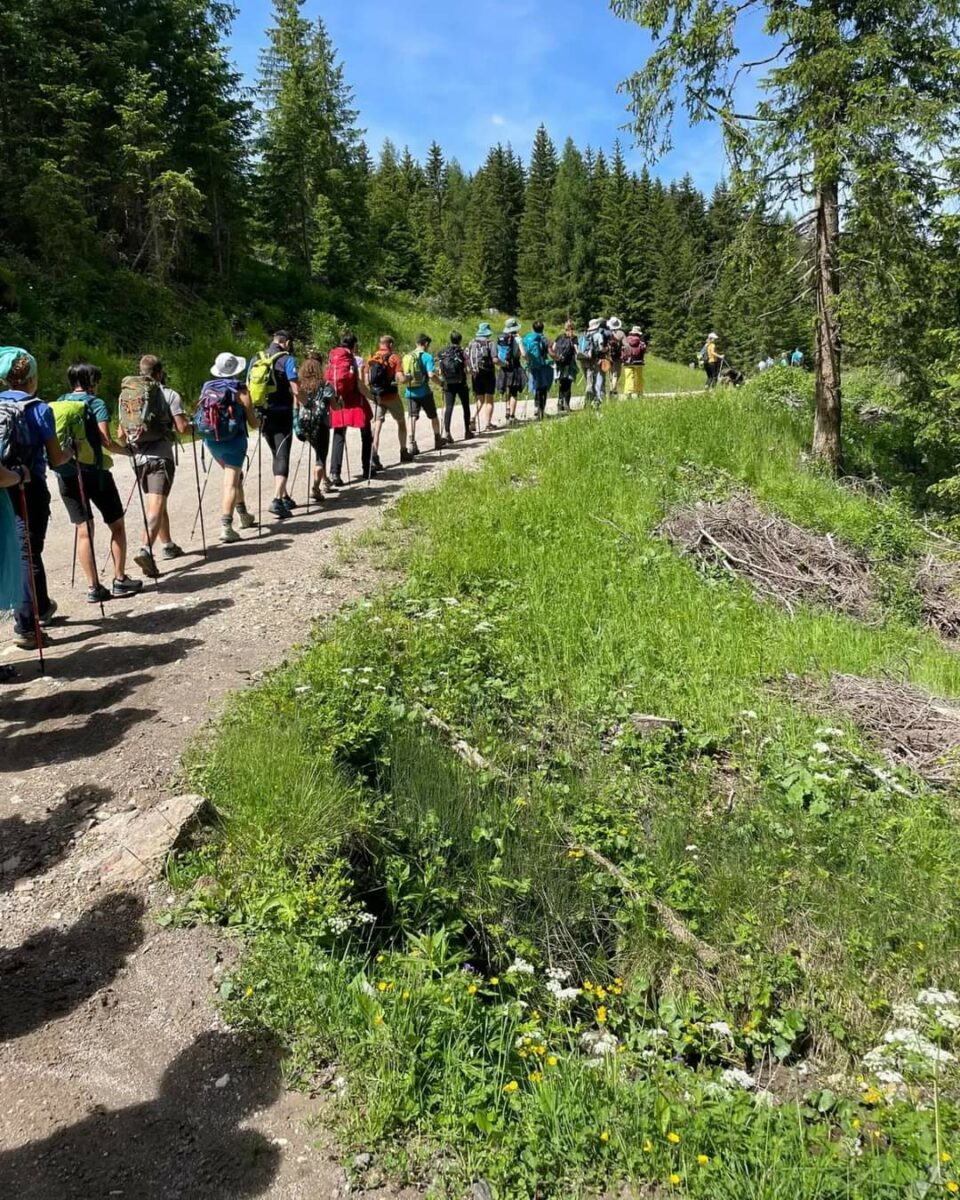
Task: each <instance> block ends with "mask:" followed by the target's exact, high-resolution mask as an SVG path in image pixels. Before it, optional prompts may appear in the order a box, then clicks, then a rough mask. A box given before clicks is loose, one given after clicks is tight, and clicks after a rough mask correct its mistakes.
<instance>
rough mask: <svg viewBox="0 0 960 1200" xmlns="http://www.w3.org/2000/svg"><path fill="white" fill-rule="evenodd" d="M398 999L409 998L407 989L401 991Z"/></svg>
mask: <svg viewBox="0 0 960 1200" xmlns="http://www.w3.org/2000/svg"><path fill="white" fill-rule="evenodd" d="M400 999H401V1000H409V999H410V993H409V992H408V991H403V992H402V993H401V995H400Z"/></svg>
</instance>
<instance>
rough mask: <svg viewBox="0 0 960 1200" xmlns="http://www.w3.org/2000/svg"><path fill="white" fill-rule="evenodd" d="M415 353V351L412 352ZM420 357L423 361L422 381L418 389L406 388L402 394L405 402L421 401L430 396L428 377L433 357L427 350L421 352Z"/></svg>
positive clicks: (431, 371) (431, 368) (430, 372)
mask: <svg viewBox="0 0 960 1200" xmlns="http://www.w3.org/2000/svg"><path fill="white" fill-rule="evenodd" d="M414 353H416V351H414ZM419 353H420V357H421V358H422V359H423V372H424V376H425V378H424V381H423V383H421V384H420V386H419V387H408V388H407V389H406V391H405V392H404V393H403V394H404V396H405V397H406V399H407V400H423V399H424V397H426V396H429V395H430V376H431V375H432V374H433V371H434V366H433V355H432V354H431V353H430V351H429V350H421V351H420V352H419Z"/></svg>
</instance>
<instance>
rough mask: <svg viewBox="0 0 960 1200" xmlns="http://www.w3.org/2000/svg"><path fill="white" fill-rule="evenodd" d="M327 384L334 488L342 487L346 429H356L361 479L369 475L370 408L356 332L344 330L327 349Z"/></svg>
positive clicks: (370, 449) (371, 445)
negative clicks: (330, 391)
mask: <svg viewBox="0 0 960 1200" xmlns="http://www.w3.org/2000/svg"><path fill="white" fill-rule="evenodd" d="M327 383H329V384H331V385H332V387H333V390H334V393H335V399H332V400H331V403H330V427H331V429H332V430H333V452H332V454H331V455H330V482H331V483H332V484H333V486H334V487H337V488H341V487H343V486H344V483H343V476H342V475H341V474H340V471H341V468H342V466H343V455H344V451H345V450H346V448H347V430H348V429H359V430H360V464H361V469H362V472H363V474H362V478H364V479H369V478H370V476H371V475H372V474H373V471H372V467H373V433H372V431H371V428H370V425H371V422H372V420H373V411H372V409H371V408H370V403H369V401H368V400H367V397H366V395H365V394H364V389H365V388H366V384H365V383H364V381H363V376H362V375H361V372H360V368H359V367H358V366H357V335H356V334H355V333H351V332H350V331H349V330H347V332H346V333H344V335H343V337H342V338H341V339H340V345H339V346H336V347H334V349H333V350H331V351H330V357H329V358H328V360H327Z"/></svg>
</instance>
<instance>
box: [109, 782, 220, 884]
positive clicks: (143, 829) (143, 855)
mask: <svg viewBox="0 0 960 1200" xmlns="http://www.w3.org/2000/svg"><path fill="white" fill-rule="evenodd" d="M204 803H205V801H204V798H203V797H202V796H198V795H196V794H195V793H192V792H188V793H186V794H184V795H182V796H168V797H166V799H164V800H161V801H159V802H158V803H157V804H154V805H153V806H152V808H146V809H138V810H137V811H136V812H132V813H130V812H123V813H116V814H115V815H114V816H112V817H110V818H109V819H108V820H106V821H105V822H104V823H103V824H102V825H101V826H100V827H99V829H98V830H97V833H98V836H99V839H100V840H101V845H102V846H104V847H105V849H104V852H103V853H102V854H101V855H100V856H98V857H97V858H95V859H94V860H93V861H92V862H91V863H90V867H92V868H93V869H95V870H97V871H98V872H99V875H100V882H101V883H102V884H105V885H107V886H115V885H117V884H127V883H136V882H137V880H138V879H143V878H144V876H147V875H156V874H157V872H158V871H159V869H160V867H161V866H162V864H163V860H164V859H165V858H166V856H167V855H168V854H169V853H170V851H171V850H172V849H173V848H174V846H175V845H176V844H177V842H178V841H179V840H180V838H181V836H182V835H183V833H184V831H185V830H186V829H187V827H188V826H189V825H191V824H192V822H193V821H194V820H195V819H196V818H197V816H198V814H199V813H200V810H201V809H202V808H203V806H204Z"/></svg>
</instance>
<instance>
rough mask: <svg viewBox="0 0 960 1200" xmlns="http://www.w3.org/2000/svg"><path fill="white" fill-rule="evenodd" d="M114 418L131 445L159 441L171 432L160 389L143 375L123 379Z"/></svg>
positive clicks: (166, 407)
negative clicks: (115, 417)
mask: <svg viewBox="0 0 960 1200" xmlns="http://www.w3.org/2000/svg"><path fill="white" fill-rule="evenodd" d="M117 417H118V420H119V423H120V428H121V429H122V430H123V432H124V434H125V435H126V440H127V443H128V444H129V445H131V446H142V445H147V444H149V443H150V442H162V441H164V440H165V439H166V438H168V437H170V436H171V434H172V433H173V416H172V415H171V413H170V405H169V404H168V403H167V398H166V396H164V394H163V388H162V387H161V386H160V384H159V383H157V381H156V380H155V379H150V378H148V377H147V376H146V375H127V376H125V378H124V379H123V382H122V383H121V384H120V403H119V406H118V412H117Z"/></svg>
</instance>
